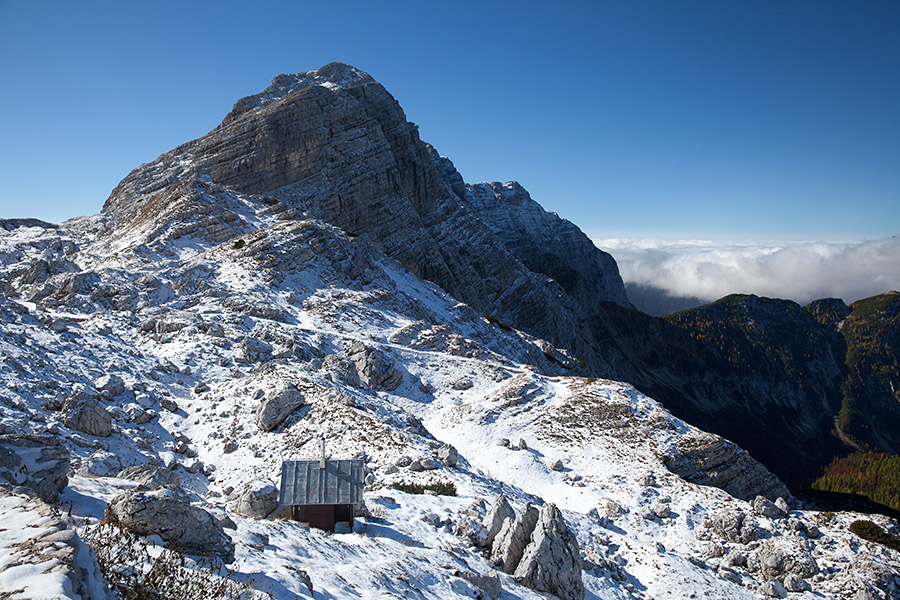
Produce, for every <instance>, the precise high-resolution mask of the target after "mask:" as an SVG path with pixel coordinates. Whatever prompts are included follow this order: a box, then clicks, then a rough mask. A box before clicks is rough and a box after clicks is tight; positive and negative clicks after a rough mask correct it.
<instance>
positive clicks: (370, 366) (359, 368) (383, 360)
mask: <svg viewBox="0 0 900 600" xmlns="http://www.w3.org/2000/svg"><path fill="white" fill-rule="evenodd" d="M347 358H349V359H350V362H352V363H353V365H355V366H356V373H357V376H358V377H359V380H360V381H361V382H362V383H363V384H364V385H365V386H366V387H368V388H371V389H376V390H377V389H384V390H388V391H390V390H395V389H397V386H399V385H400V382H402V381H403V373H401V372H400V371H399V370H398V369H397V368H396V367H395V366H394V364H393V362H392V361H391V360H390V359H389V358H388V357H387V356H386V355H385V354H384V353H383V352H380V351H378V350H376V349H375V348H371V347H369V346H366V345H365V344H363V343H362V342H360V341H358V340H357V341H355V342H353V343H352V344H351V345H350V349H349V350H347Z"/></svg>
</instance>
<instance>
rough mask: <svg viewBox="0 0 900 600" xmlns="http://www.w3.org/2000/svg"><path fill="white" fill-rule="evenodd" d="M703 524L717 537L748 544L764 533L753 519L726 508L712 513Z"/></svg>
mask: <svg viewBox="0 0 900 600" xmlns="http://www.w3.org/2000/svg"><path fill="white" fill-rule="evenodd" d="M703 526H704V527H706V528H708V529H710V530H711V531H712V533H713V534H715V535H716V536H717V537H718V538H719V539H723V540H725V541H728V542H739V543H742V544H748V543H750V542H752V541H755V540H758V539H760V538H761V537H763V535H765V532H764V531H763V530H762V529H761V528H760V527H759V526H758V525H757V524H756V522H755V521H754V520H753V519H751V518H749V517H747V516H746V515H745V514H744V513H742V512H739V511H732V510H726V511H724V512H722V513H719V514H716V515H713V516H712V517H710V518H708V519H706V520H705V521H704V522H703Z"/></svg>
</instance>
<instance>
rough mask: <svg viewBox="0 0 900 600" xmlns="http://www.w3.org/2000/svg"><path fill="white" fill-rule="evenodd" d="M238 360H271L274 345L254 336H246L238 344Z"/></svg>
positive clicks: (247, 361) (246, 361) (252, 361)
mask: <svg viewBox="0 0 900 600" xmlns="http://www.w3.org/2000/svg"><path fill="white" fill-rule="evenodd" d="M237 350H238V357H237V358H236V359H235V360H236V361H238V362H245V363H254V362H262V361H266V360H269V358H271V357H272V346H270V345H269V344H267V343H266V342H264V341H262V340H258V339H256V338H253V337H245V338H244V339H243V340H241V342H240V343H239V344H238V346H237Z"/></svg>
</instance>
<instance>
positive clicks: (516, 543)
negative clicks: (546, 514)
mask: <svg viewBox="0 0 900 600" xmlns="http://www.w3.org/2000/svg"><path fill="white" fill-rule="evenodd" d="M539 515H540V513H539V511H538V509H537V508H536V507H534V506H532V505H531V504H530V503H529V504H526V505H525V508H523V509H522V512H521V513H519V514H518V515H516V518H515V519H514V520H506V521H504V524H503V528H502V529H500V532H499V533H498V534H497V536H496V537H495V538H494V544H493V546H492V547H491V556H492V557H493V559H494V562H495V563H497V564H498V565H499V566H500V567H501V568H502V569H503V572H504V573H506V574H507V575H512V574H513V573H515V572H516V567H518V566H519V561H520V560H522V555H523V554H524V553H525V548H526V547H527V546H528V544H529V543H530V542H531V534H532V532H533V531H534V526H535V524H536V523H537V520H538V516H539Z"/></svg>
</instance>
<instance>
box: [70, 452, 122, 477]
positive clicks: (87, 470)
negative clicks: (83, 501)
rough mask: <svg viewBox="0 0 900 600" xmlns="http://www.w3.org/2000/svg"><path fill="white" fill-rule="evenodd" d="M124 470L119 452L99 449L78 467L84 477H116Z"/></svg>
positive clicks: (79, 472)
mask: <svg viewBox="0 0 900 600" xmlns="http://www.w3.org/2000/svg"><path fill="white" fill-rule="evenodd" d="M121 470H122V460H121V459H120V458H119V456H118V455H117V454H113V453H112V452H107V451H106V450H97V451H96V452H94V453H93V454H91V455H90V456H89V457H88V458H87V459H86V460H85V461H84V462H83V463H81V467H79V469H78V474H79V475H81V476H82V477H114V476H116V475H117V474H118V473H119V471H121Z"/></svg>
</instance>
